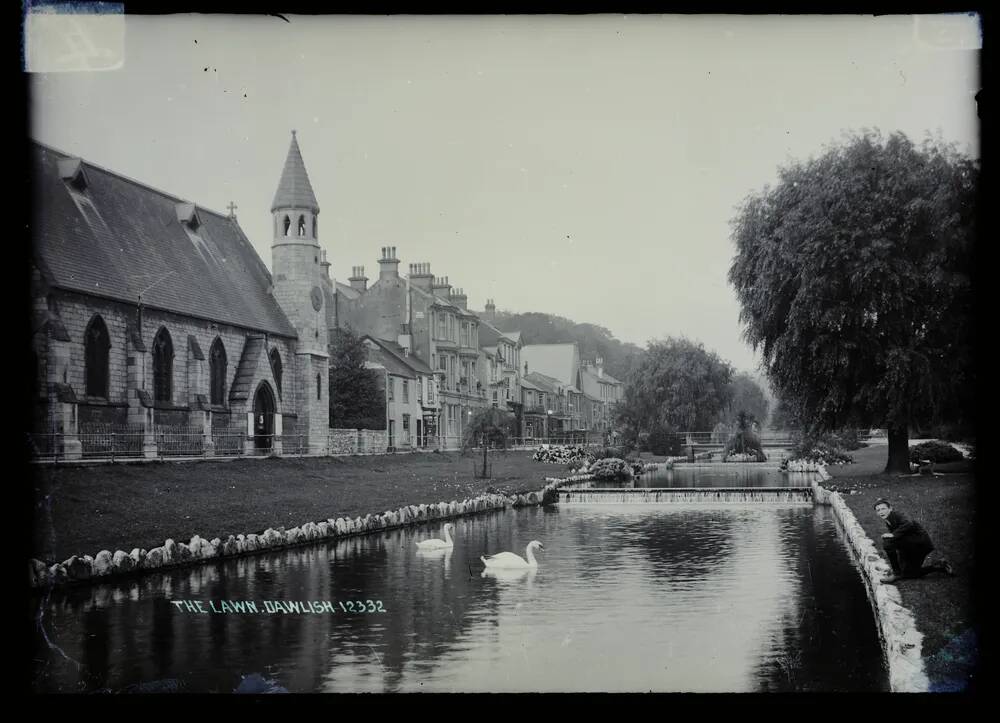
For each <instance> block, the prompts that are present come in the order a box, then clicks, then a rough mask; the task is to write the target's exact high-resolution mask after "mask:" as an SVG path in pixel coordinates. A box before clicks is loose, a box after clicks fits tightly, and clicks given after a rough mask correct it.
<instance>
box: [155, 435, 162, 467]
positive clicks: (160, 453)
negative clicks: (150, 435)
mask: <svg viewBox="0 0 1000 723" xmlns="http://www.w3.org/2000/svg"><path fill="white" fill-rule="evenodd" d="M156 451H157V452H158V453H159V455H160V461H161V462H162V461H163V432H160V444H159V446H158V449H157V450H156Z"/></svg>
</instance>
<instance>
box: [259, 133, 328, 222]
mask: <svg viewBox="0 0 1000 723" xmlns="http://www.w3.org/2000/svg"><path fill="white" fill-rule="evenodd" d="M279 208H307V209H309V210H311V211H315V212H316V213H319V203H317V202H316V194H315V193H313V189H312V184H311V183H309V174H308V173H306V164H305V163H304V162H303V161H302V152H301V151H299V142H298V141H297V140H296V139H295V131H292V143H291V145H290V146H289V147H288V156H287V157H286V158H285V168H284V170H282V172H281V181H280V182H279V183H278V190H277V191H275V193H274V201H273V202H272V203H271V211H272V212H274V211H276V210H278V209H279Z"/></svg>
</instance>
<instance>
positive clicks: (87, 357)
mask: <svg viewBox="0 0 1000 723" xmlns="http://www.w3.org/2000/svg"><path fill="white" fill-rule="evenodd" d="M83 343H84V364H85V367H86V370H85V374H86V380H87V395H88V396H91V397H107V396H108V350H109V349H110V348H111V338H110V336H109V335H108V327H107V326H106V325H105V324H104V319H102V318H101V317H100V315H97V314H95V315H94V318H93V319H91V320H90V324H89V325H87V333H86V334H85V336H84V342H83Z"/></svg>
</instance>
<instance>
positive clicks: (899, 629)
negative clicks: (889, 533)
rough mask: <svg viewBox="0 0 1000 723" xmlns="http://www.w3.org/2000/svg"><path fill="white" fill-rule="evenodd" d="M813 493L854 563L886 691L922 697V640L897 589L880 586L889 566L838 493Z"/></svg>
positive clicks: (927, 685) (924, 680) (817, 488)
mask: <svg viewBox="0 0 1000 723" xmlns="http://www.w3.org/2000/svg"><path fill="white" fill-rule="evenodd" d="M817 471H818V472H820V475H821V476H822V477H823V481H824V482H825V481H827V480H829V479H830V478H831V477H830V474H829V473H828V472H827V471H826V468H825V467H821V469H819V470H817ZM814 491H815V492H817V493H819V494H818V495H817V497H816V501H817V502H820V503H821V504H828V505H830V506H831V507H832V508H833V511H834V517H835V518H836V519H837V522H838V523H839V524H840V527H841V529H842V530H843V531H844V535H845V536H846V537H847V541H848V546H849V547H850V548H851V551H852V553H853V554H854V558H855V560H857V562H858V567H859V571H860V574H861V579H862V581H863V582H864V584H865V589H866V591H867V592H868V600H869V602H870V603H871V605H872V610H873V611H874V613H875V621H876V623H877V627H878V631H879V641H880V642H881V643H882V654H883V656H884V657H885V661H886V664H887V665H888V668H889V687H890V690H892V692H894V693H926V692H927V691H928V690H929V689H930V680H929V679H928V677H927V671H926V669H925V666H924V659H923V657H922V655H921V648H922V645H923V638H924V636H923V634H922V633H920V631H918V630H917V625H916V620H915V619H914V617H913V613H912V612H911V611H910V610H909V609H907V608H905V607H903V603H902V598H901V596H900V594H899V588H897V587H896V586H895V585H889V584H886V583H883V582H882V577H883V576H885V575H888V574H889V573H891V572H892V569H891V568H890V566H889V563H888V562H887V561H886V560H885V559H884V558H883V557H882V555H880V554H879V552H878V549H877V548H876V547H875V543H874V542H872V540H871V538H870V537H868V535H867V534H866V533H865V530H864V528H863V527H862V526H861V523H859V522H858V520H857V518H856V517H855V516H854V513H853V512H851V508H850V507H848V506H847V503H846V502H844V498H843V497H841V495H840V493H839V492H830V491H829V490H826V489H824V488H823V487H821V486H819V485H816V486H815V487H814Z"/></svg>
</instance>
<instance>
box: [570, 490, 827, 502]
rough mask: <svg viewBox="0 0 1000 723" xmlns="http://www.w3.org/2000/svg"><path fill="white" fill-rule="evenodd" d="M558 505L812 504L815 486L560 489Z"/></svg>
mask: <svg viewBox="0 0 1000 723" xmlns="http://www.w3.org/2000/svg"><path fill="white" fill-rule="evenodd" d="M559 504H570V505H572V504H588V505H590V504H605V505H632V504H639V505H643V504H646V505H677V504H696V505H703V504H730V505H745V504H785V505H787V504H803V505H811V504H813V488H812V487H661V488H645V489H641V488H639V489H637V488H628V489H621V488H617V489H615V488H589V489H574V490H560V491H559Z"/></svg>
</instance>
